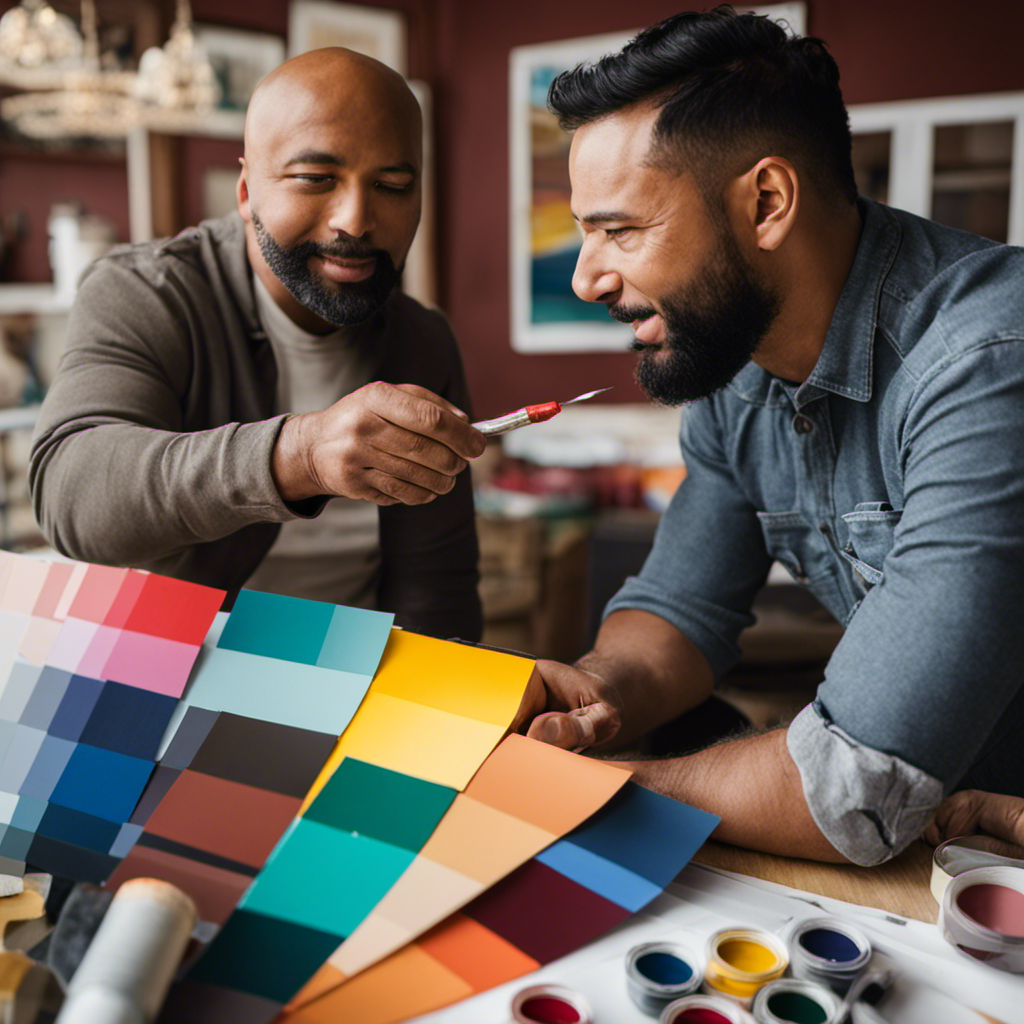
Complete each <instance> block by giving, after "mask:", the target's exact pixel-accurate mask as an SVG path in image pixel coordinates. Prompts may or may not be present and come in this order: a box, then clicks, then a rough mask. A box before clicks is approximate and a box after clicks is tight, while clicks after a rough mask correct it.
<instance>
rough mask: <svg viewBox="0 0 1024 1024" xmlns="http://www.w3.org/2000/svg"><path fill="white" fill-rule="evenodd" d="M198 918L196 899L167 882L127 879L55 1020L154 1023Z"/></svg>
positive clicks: (64, 1023)
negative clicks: (193, 899) (194, 900)
mask: <svg viewBox="0 0 1024 1024" xmlns="http://www.w3.org/2000/svg"><path fill="white" fill-rule="evenodd" d="M196 917H197V915H196V908H195V904H194V903H193V902H192V900H191V899H190V898H189V897H188V896H186V895H185V894H184V893H183V892H182V891H181V890H180V889H177V888H175V887H174V886H173V885H171V884H170V883H169V882H163V881H160V880H158V879H155V878H134V879H132V880H131V881H128V882H125V883H124V884H123V885H122V886H121V887H120V888H119V889H118V890H117V893H116V894H115V896H114V898H113V900H111V903H110V907H109V909H108V910H107V912H106V914H105V916H104V917H103V921H102V923H101V924H100V926H99V928H98V929H97V931H96V934H95V936H94V937H93V938H92V941H91V942H90V943H89V948H88V949H87V950H86V952H85V955H84V956H83V957H82V960H81V963H79V964H78V966H77V969H76V970H75V971H74V973H73V974H72V976H71V979H70V981H69V982H68V986H67V995H66V997H65V1000H64V1005H63V1006H62V1007H61V1011H60V1013H59V1014H58V1016H57V1019H56V1024H96V1022H97V1021H103V1022H104V1024H150V1022H151V1021H153V1020H154V1019H155V1018H156V1015H157V1013H158V1012H159V1010H160V1006H161V1004H162V1003H163V1000H164V997H165V996H166V995H167V990H168V988H169V987H170V984H171V981H172V980H173V978H174V974H175V972H176V971H177V969H178V965H179V964H180V962H181V958H182V954H183V953H184V952H185V947H186V946H187V945H188V940H189V937H190V936H191V934H192V929H193V928H194V927H195V924H196Z"/></svg>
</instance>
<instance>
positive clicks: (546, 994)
mask: <svg viewBox="0 0 1024 1024" xmlns="http://www.w3.org/2000/svg"><path fill="white" fill-rule="evenodd" d="M512 1024H594V1014H593V1012H592V1011H591V1009H590V1004H589V1003H588V1002H587V1000H586V999H585V998H584V997H583V995H582V994H581V993H579V992H574V991H573V990H572V989H571V988H566V987H565V986H564V985H530V987H529V988H524V989H522V990H521V991H520V992H517V993H516V994H515V996H514V997H513V999H512Z"/></svg>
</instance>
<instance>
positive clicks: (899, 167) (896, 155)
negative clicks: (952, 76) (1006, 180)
mask: <svg viewBox="0 0 1024 1024" xmlns="http://www.w3.org/2000/svg"><path fill="white" fill-rule="evenodd" d="M849 112H850V130H851V131H852V132H853V134H854V135H867V134H871V133H875V132H890V133H891V136H890V145H889V196H888V203H889V205H890V206H896V207H899V209H901V210H906V211H907V212H908V213H916V214H918V215H919V216H921V217H931V215H932V199H933V195H934V179H935V161H934V153H935V129H936V128H937V127H940V126H944V125H957V124H983V123H986V122H993V121H1012V122H1013V156H1012V162H1011V166H1010V214H1009V224H1008V225H1007V234H1006V238H1007V241H1008V242H1009V243H1010V244H1011V245H1024V92H1007V93H988V94H984V95H977V96H951V97H941V98H934V99H926V100H908V101H905V102H899V103H864V104H857V105H854V106H851V107H850V108H849Z"/></svg>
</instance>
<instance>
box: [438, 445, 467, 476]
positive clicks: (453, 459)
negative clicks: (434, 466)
mask: <svg viewBox="0 0 1024 1024" xmlns="http://www.w3.org/2000/svg"><path fill="white" fill-rule="evenodd" d="M442 462H443V465H442V466H441V472H442V473H445V474H447V475H448V476H456V475H457V474H459V473H461V472H462V471H463V470H464V469H465V468H466V465H467V463H466V460H465V459H463V458H460V457H459V456H458V455H456V454H455V452H453V451H452V450H451V449H450V448H448V449H446V450H445V455H444V457H443V459H442Z"/></svg>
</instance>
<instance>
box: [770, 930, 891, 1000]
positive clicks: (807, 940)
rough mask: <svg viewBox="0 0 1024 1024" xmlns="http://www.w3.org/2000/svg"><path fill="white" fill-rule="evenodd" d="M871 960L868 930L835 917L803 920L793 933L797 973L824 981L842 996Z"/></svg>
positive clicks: (793, 967) (792, 959)
mask: <svg viewBox="0 0 1024 1024" xmlns="http://www.w3.org/2000/svg"><path fill="white" fill-rule="evenodd" d="M870 960H871V943H870V942H869V941H868V939H867V937H866V936H865V935H864V933H863V932H861V931H860V929H858V928H854V927H853V925H850V924H847V923H846V922H845V921H840V920H838V919H837V918H834V917H812V918H810V919H809V920H807V921H801V922H800V923H799V924H798V925H797V926H796V927H795V928H794V929H793V931H792V933H791V934H790V937H789V962H790V965H791V971H792V973H793V976H794V977H796V978H803V979H805V980H807V981H813V982H816V983H817V984H819V985H824V986H826V987H827V988H830V989H831V990H832V991H833V992H835V993H836V994H838V995H841V996H843V995H846V993H847V992H848V991H849V989H850V986H851V985H852V984H853V983H854V981H856V980H857V978H858V977H859V975H860V973H861V972H862V971H863V970H864V968H865V967H867V965H868V962H869V961H870Z"/></svg>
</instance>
